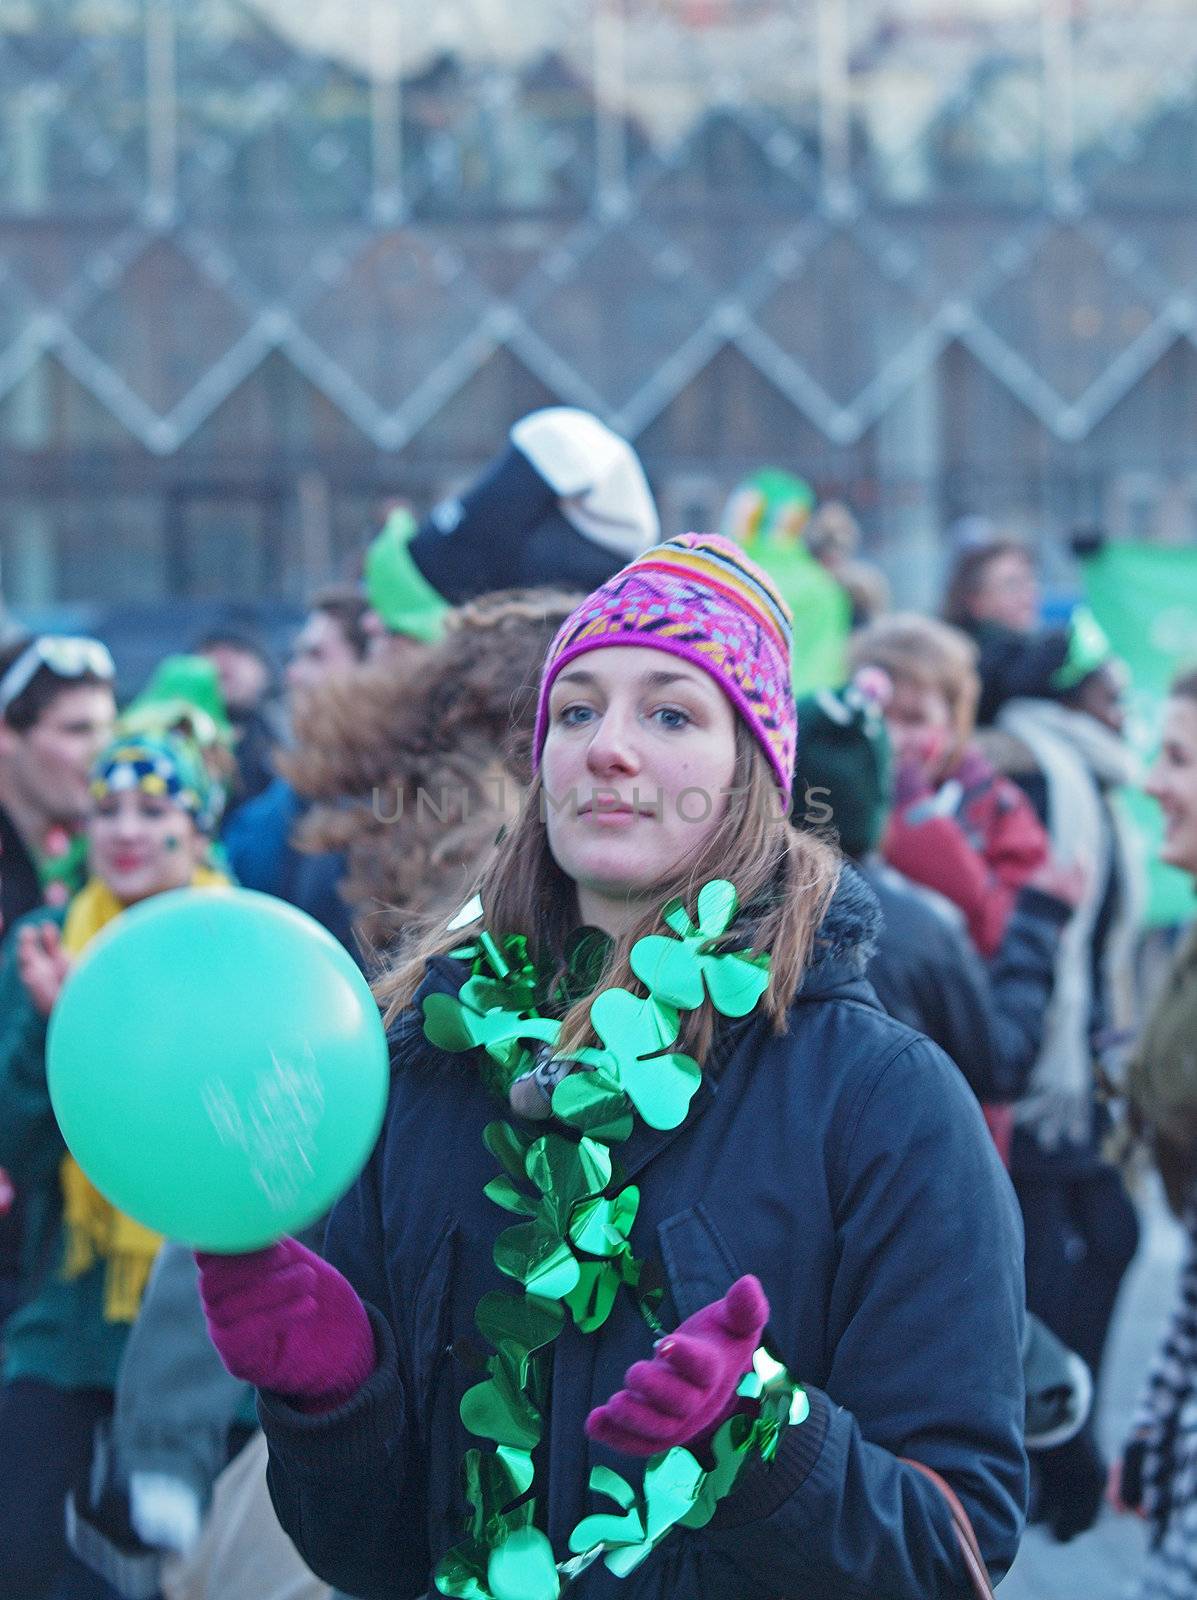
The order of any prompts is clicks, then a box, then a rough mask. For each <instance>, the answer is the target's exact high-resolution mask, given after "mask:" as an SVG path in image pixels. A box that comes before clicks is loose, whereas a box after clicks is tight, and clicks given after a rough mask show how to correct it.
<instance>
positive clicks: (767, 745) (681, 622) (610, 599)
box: [534, 533, 798, 804]
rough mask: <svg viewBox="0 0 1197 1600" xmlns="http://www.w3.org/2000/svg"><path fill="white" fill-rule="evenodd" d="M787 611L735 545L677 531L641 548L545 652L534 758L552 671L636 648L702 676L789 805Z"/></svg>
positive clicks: (544, 727)
mask: <svg viewBox="0 0 1197 1600" xmlns="http://www.w3.org/2000/svg"><path fill="white" fill-rule="evenodd" d="M790 620H791V619H790V611H789V607H788V606H787V605H786V603H785V601H784V600H783V599H782V597H781V595H780V594H779V593H778V591H777V589H776V588H775V587H774V585H773V583H772V581H771V580H770V579H769V578H768V577H767V576H766V575H765V573H763V572H762V571H761V569H760V568H759V567H758V566H757V565H756V564H755V562H753V561H750V560H749V558H748V557H747V556H746V555H745V554H744V551H743V550H741V549H740V547H739V546H738V545H736V544H735V543H733V541H732V540H730V539H724V538H722V537H720V536H719V535H718V534H713V533H683V534H680V535H679V536H678V537H677V538H675V539H670V540H668V541H667V542H666V543H665V544H659V545H657V546H656V547H655V548H654V549H652V550H647V551H645V553H644V555H642V556H638V557H637V558H636V560H635V561H633V562H631V563H629V565H628V566H626V567H624V568H623V569H622V570H621V571H620V572H617V573H616V574H615V576H614V577H612V578H609V579H608V580H607V582H606V583H604V584H603V585H602V587H601V588H599V589H596V590H595V591H594V593H593V594H592V595H590V596H589V598H588V599H586V600H583V602H582V604H581V605H580V606H579V607H578V608H577V610H576V611H575V612H574V613H573V615H572V616H570V617H569V618H567V620H566V621H565V623H564V624H563V626H562V627H561V629H560V631H559V632H558V634H557V637H556V639H554V641H553V644H552V646H551V648H550V650H549V653H548V655H547V656H546V657H545V664H544V670H543V673H542V675H541V680H540V700H539V704H538V706H537V711H536V742H535V745H534V752H535V759H536V764H537V765H538V766H539V764H540V757H541V752H542V751H543V749H544V741H545V735H546V733H547V732H548V720H549V693H550V691H551V690H552V687H553V682H554V680H555V679H556V677H557V674H558V673H559V672H560V671H561V670H562V668H563V667H565V666H566V665H567V664H568V663H569V662H570V661H573V660H575V659H576V658H577V657H578V656H581V655H585V654H586V653H587V651H589V650H601V649H603V648H604V647H608V648H610V647H612V646H615V645H640V646H643V647H644V648H647V649H650V650H663V651H665V652H666V653H667V654H668V655H673V656H680V657H681V659H682V660H683V661H689V662H691V663H692V664H693V665H694V666H696V667H701V668H702V669H703V671H704V672H708V673H709V674H710V675H711V677H712V678H714V680H715V682H716V683H717V684H718V685H719V687H720V688H721V689H722V690H723V692H724V694H725V695H726V696H727V698H728V699H729V700H730V701H731V703H732V705H733V706H734V707H735V708H736V710H737V711H738V712H739V713H740V715H741V717H743V719H744V721H745V722H746V723H747V724H748V727H749V729H750V730H751V732H752V733H753V735H754V736H755V737H756V739H757V740H758V742H759V743H760V745H761V748H762V749H763V750H764V752H765V754H766V755H767V756H768V757H769V761H770V764H771V766H772V767H773V771H774V772H775V773H776V775H777V781H778V783H779V785H780V786H781V790H782V793H783V794H784V795H785V797H786V801H787V804H788V802H789V794H790V780H791V778H792V776H793V771H794V744H795V741H796V739H797V732H798V724H797V720H796V718H795V715H794V696H793V693H792V690H791V688H790V645H791V626H790Z"/></svg>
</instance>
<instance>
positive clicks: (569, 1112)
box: [552, 1067, 633, 1144]
mask: <svg viewBox="0 0 1197 1600" xmlns="http://www.w3.org/2000/svg"><path fill="white" fill-rule="evenodd" d="M552 1104H553V1115H554V1116H555V1117H559V1118H560V1120H561V1121H562V1122H567V1123H569V1125H570V1127H571V1128H577V1129H578V1131H579V1133H588V1134H589V1135H590V1136H591V1138H593V1139H601V1140H602V1141H603V1143H604V1144H622V1143H623V1142H624V1140H625V1139H627V1138H628V1137H629V1136H630V1134H631V1132H632V1126H633V1119H632V1103H631V1101H630V1100H629V1099H628V1097H627V1095H626V1094H625V1093H624V1092H623V1090H622V1089H621V1088H620V1086H619V1079H618V1078H617V1077H615V1075H614V1074H613V1073H612V1072H609V1071H607V1070H606V1069H605V1068H603V1067H592V1068H589V1069H587V1070H579V1071H575V1072H571V1073H570V1075H569V1077H568V1078H562V1080H561V1082H560V1083H559V1084H558V1085H557V1087H556V1088H555V1089H554V1090H553V1102H552Z"/></svg>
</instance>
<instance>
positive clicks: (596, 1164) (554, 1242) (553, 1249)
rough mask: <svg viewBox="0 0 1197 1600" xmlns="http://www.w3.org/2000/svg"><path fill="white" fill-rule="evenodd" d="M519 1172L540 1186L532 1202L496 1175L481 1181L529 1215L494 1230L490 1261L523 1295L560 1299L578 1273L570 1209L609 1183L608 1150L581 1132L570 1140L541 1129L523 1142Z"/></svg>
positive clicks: (491, 1192) (500, 1201) (511, 1207)
mask: <svg viewBox="0 0 1197 1600" xmlns="http://www.w3.org/2000/svg"><path fill="white" fill-rule="evenodd" d="M492 1126H494V1125H493V1124H492ZM500 1126H501V1125H500ZM487 1131H488V1134H489V1132H490V1130H489V1129H488V1130H487ZM512 1149H513V1147H512ZM509 1153H511V1150H509ZM524 1175H525V1176H526V1177H527V1178H528V1179H529V1180H530V1181H531V1182H532V1183H534V1184H535V1185H536V1187H537V1189H538V1190H539V1191H540V1199H539V1200H538V1201H537V1200H533V1199H532V1198H531V1197H530V1196H528V1195H525V1194H523V1193H521V1192H520V1191H519V1190H517V1189H516V1188H515V1186H514V1185H513V1184H509V1183H507V1181H506V1180H505V1179H502V1178H496V1179H492V1181H491V1182H490V1183H489V1184H487V1186H486V1192H487V1194H488V1195H489V1196H490V1197H491V1199H492V1200H495V1201H496V1202H497V1203H498V1204H499V1205H502V1206H504V1207H505V1208H506V1209H508V1210H511V1211H515V1212H517V1213H519V1214H520V1215H523V1216H530V1217H531V1219H532V1220H531V1221H530V1222H527V1223H522V1224H520V1225H519V1226H518V1227H514V1228H507V1229H505V1231H504V1232H503V1233H501V1234H500V1235H499V1237H498V1239H496V1241H495V1248H494V1259H495V1265H496V1266H497V1267H498V1269H499V1271H500V1272H505V1273H506V1274H507V1275H508V1277H511V1278H515V1279H517V1280H518V1281H519V1282H520V1283H522V1284H523V1285H524V1288H525V1289H526V1290H527V1292H528V1293H529V1294H534V1295H540V1296H542V1297H543V1298H545V1299H547V1300H560V1299H563V1298H564V1297H565V1296H566V1295H568V1294H569V1293H570V1292H571V1291H572V1290H573V1289H574V1288H576V1286H577V1283H578V1277H579V1268H578V1262H577V1258H576V1257H575V1255H574V1252H573V1249H572V1248H571V1245H570V1242H569V1225H570V1218H571V1215H572V1213H573V1209H574V1207H575V1206H576V1205H578V1204H579V1202H581V1201H583V1200H587V1199H590V1198H592V1197H595V1196H598V1195H601V1194H602V1192H603V1190H604V1189H605V1188H606V1187H607V1185H608V1184H609V1183H610V1182H611V1152H610V1151H609V1150H608V1149H607V1148H606V1146H605V1145H601V1144H598V1143H596V1141H595V1140H593V1139H588V1138H585V1137H583V1138H582V1139H580V1140H579V1141H578V1142H577V1144H575V1143H574V1142H573V1140H572V1139H566V1138H564V1137H563V1136H562V1135H561V1134H559V1133H547V1134H545V1135H543V1137H541V1138H539V1139H536V1140H534V1141H533V1143H531V1144H530V1145H529V1146H528V1147H527V1150H526V1153H525V1155H524Z"/></svg>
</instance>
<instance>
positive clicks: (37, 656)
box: [0, 633, 116, 716]
mask: <svg viewBox="0 0 1197 1600" xmlns="http://www.w3.org/2000/svg"><path fill="white" fill-rule="evenodd" d="M43 667H45V668H46V670H47V671H48V672H52V673H53V674H54V676H55V677H56V678H83V677H89V676H90V677H93V678H102V679H103V680H104V682H105V683H111V682H112V681H113V679H114V678H115V677H116V664H115V662H114V661H113V659H112V655H111V653H110V651H109V649H108V646H107V645H106V644H101V642H100V641H99V639H87V638H77V637H75V636H74V635H73V634H65V633H43V634H39V635H38V637H37V638H36V639H33V640H31V641H30V643H29V644H28V645H27V646H26V647H25V649H24V650H22V651H21V653H20V655H19V656H18V657H17V659H16V660H15V661H14V662H13V664H12V666H11V667H9V669H8V671H7V672H6V673H5V674H4V676H3V678H0V716H2V715H3V714H4V712H6V711H7V710H8V708H9V706H10V705H12V703H13V701H14V700H16V699H18V698H19V697H20V696H21V695H23V694H24V692H25V690H26V689H27V688H28V687H29V685H30V684H31V683H32V682H33V680H34V678H35V677H36V676H37V674H38V673H39V672H40V671H41V669H42V668H43Z"/></svg>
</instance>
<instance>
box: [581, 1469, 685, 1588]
mask: <svg viewBox="0 0 1197 1600" xmlns="http://www.w3.org/2000/svg"><path fill="white" fill-rule="evenodd" d="M702 1479H703V1470H702V1468H701V1467H700V1466H699V1464H698V1462H697V1461H696V1460H695V1459H694V1457H693V1456H692V1455H691V1454H690V1452H689V1451H688V1450H684V1449H682V1448H681V1447H680V1446H678V1447H675V1448H674V1449H672V1450H666V1451H665V1452H664V1453H663V1454H662V1455H659V1456H654V1457H653V1458H652V1460H651V1461H650V1462H649V1464H648V1466H647V1467H646V1468H645V1471H644V1489H643V1492H642V1493H641V1494H639V1495H637V1493H636V1491H635V1490H634V1489H633V1488H632V1487H631V1485H630V1484H628V1483H625V1481H624V1480H623V1479H622V1478H621V1477H620V1476H619V1474H618V1473H617V1472H612V1471H611V1470H610V1469H609V1468H607V1467H595V1469H594V1471H593V1472H592V1473H591V1474H590V1487H591V1488H592V1489H593V1490H595V1492H596V1493H598V1494H605V1495H607V1496H608V1497H609V1498H610V1499H612V1500H614V1501H615V1503H616V1505H618V1506H619V1507H620V1508H621V1509H622V1511H623V1515H622V1516H619V1517H616V1516H611V1515H603V1514H599V1515H598V1516H593V1517H584V1518H583V1519H582V1521H581V1522H579V1523H578V1525H577V1527H576V1528H575V1529H574V1531H573V1532H572V1533H571V1534H570V1536H569V1547H570V1549H571V1550H573V1551H575V1552H577V1553H581V1552H583V1551H587V1550H590V1549H592V1548H593V1547H594V1546H595V1545H597V1544H603V1545H605V1546H607V1547H608V1548H607V1554H606V1556H605V1558H604V1560H605V1563H606V1565H607V1567H608V1569H609V1570H610V1571H611V1572H613V1573H614V1574H615V1576H616V1577H617V1578H626V1577H627V1575H628V1573H629V1572H632V1571H634V1570H635V1568H636V1567H638V1566H639V1565H640V1563H641V1562H642V1561H644V1560H645V1559H646V1558H647V1557H648V1556H649V1555H651V1554H652V1552H653V1550H654V1549H655V1548H656V1546H657V1545H658V1544H660V1542H661V1540H662V1539H664V1538H665V1536H666V1534H668V1533H669V1532H670V1530H671V1529H672V1528H674V1527H676V1526H677V1524H678V1523H679V1522H681V1521H682V1519H683V1518H684V1517H685V1516H686V1515H687V1514H688V1512H689V1511H690V1510H691V1509H692V1508H693V1506H694V1504H695V1501H696V1500H697V1498H698V1495H699V1492H700V1490H701V1487H702Z"/></svg>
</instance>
